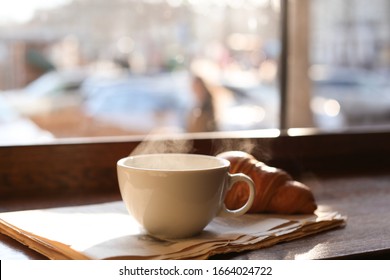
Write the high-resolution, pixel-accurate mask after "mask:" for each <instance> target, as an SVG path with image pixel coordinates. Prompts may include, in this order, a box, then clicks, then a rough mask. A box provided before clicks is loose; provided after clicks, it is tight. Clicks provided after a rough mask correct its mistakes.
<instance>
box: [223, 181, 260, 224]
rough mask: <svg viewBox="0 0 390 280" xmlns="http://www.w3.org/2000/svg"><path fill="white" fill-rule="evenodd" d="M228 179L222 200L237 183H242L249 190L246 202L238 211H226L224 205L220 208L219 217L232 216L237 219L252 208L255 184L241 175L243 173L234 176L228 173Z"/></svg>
mask: <svg viewBox="0 0 390 280" xmlns="http://www.w3.org/2000/svg"><path fill="white" fill-rule="evenodd" d="M228 178H229V182H228V184H227V189H226V190H225V193H224V196H223V198H224V199H225V196H226V194H227V192H228V191H229V190H230V189H231V188H232V187H233V185H234V184H235V183H237V182H239V181H244V182H245V183H246V184H247V186H248V188H249V197H248V200H247V202H246V203H245V204H244V205H243V206H242V207H241V208H239V209H236V210H231V209H228V208H227V207H226V205H225V203H223V204H222V208H221V210H220V212H219V214H218V215H219V216H225V217H226V216H230V217H231V216H233V217H237V216H241V215H243V214H245V213H246V212H247V211H248V210H249V209H250V208H251V206H252V204H253V201H254V199H255V184H254V183H253V180H252V179H251V178H250V177H249V176H247V175H245V174H243V173H236V174H230V173H228Z"/></svg>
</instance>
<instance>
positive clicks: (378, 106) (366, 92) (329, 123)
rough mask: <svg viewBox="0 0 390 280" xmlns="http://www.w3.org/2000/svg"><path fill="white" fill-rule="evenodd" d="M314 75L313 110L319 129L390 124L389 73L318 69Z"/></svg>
mask: <svg viewBox="0 0 390 280" xmlns="http://www.w3.org/2000/svg"><path fill="white" fill-rule="evenodd" d="M316 71H317V73H316V74H314V75H312V76H311V77H312V102H311V108H312V111H313V113H314V116H315V118H316V121H317V123H318V125H319V126H320V127H325V128H329V127H333V128H334V127H336V128H341V127H345V126H355V125H365V124H383V123H389V122H390V80H389V77H390V71H389V70H388V71H387V72H386V71H384V72H382V73H380V72H376V71H368V70H363V69H352V68H330V67H325V68H324V69H317V70H316Z"/></svg>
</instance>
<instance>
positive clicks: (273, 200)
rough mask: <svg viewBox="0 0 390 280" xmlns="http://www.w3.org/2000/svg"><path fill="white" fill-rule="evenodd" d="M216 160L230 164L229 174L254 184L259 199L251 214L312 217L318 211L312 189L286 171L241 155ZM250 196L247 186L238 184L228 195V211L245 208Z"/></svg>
mask: <svg viewBox="0 0 390 280" xmlns="http://www.w3.org/2000/svg"><path fill="white" fill-rule="evenodd" d="M217 157H221V158H225V159H227V160H229V161H230V173H232V174H234V173H244V174H246V175H248V176H249V177H250V178H251V179H252V180H253V182H254V183H255V189H256V195H255V199H254V202H253V205H252V207H251V208H250V210H249V211H248V213H275V214H312V213H313V212H314V211H315V210H316V209H317V204H316V202H315V199H314V196H313V193H312V192H311V190H310V189H309V187H307V186H306V185H304V184H302V183H300V182H298V181H295V180H293V178H292V177H291V176H290V175H289V174H288V173H287V172H285V171H284V170H281V169H278V168H275V167H271V166H268V165H266V164H265V163H263V162H261V161H258V160H257V159H256V158H254V157H253V156H252V155H250V154H248V153H245V152H240V151H228V152H224V153H221V154H219V155H217ZM248 196H249V190H248V188H247V186H246V185H245V183H241V182H239V183H236V184H235V185H234V186H233V188H232V189H230V190H229V192H228V193H227V195H226V198H225V204H226V207H228V208H229V209H237V208H239V207H241V206H243V205H244V204H245V202H246V201H247V199H248Z"/></svg>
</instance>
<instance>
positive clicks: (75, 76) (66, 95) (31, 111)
mask: <svg viewBox="0 0 390 280" xmlns="http://www.w3.org/2000/svg"><path fill="white" fill-rule="evenodd" d="M85 77H86V74H85V72H84V71H74V70H72V71H50V72H47V73H45V74H43V75H42V76H40V77H39V78H38V79H36V80H34V81H33V82H31V83H30V84H28V85H27V86H26V87H24V88H20V89H13V90H7V91H2V92H0V95H1V96H2V97H3V99H4V100H5V102H7V103H8V105H9V106H10V107H11V108H13V109H14V110H16V111H17V112H18V113H20V114H21V115H25V116H30V115H35V114H43V113H47V112H51V111H55V110H58V109H61V108H64V107H67V106H78V105H80V103H81V102H82V98H83V97H82V95H81V94H80V91H79V88H80V86H81V84H82V82H83V81H84V79H85Z"/></svg>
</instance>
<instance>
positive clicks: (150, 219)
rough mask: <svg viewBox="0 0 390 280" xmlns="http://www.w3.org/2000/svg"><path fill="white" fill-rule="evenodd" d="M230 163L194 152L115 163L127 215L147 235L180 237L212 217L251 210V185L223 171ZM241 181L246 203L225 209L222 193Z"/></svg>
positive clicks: (242, 177) (195, 231)
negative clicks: (129, 215) (245, 185)
mask: <svg viewBox="0 0 390 280" xmlns="http://www.w3.org/2000/svg"><path fill="white" fill-rule="evenodd" d="M229 166H230V162H229V161H228V160H226V159H222V158H217V157H214V156H206V155H196V154H169V153H167V154H146V155H136V156H129V157H126V158H122V159H120V160H119V161H118V162H117V172H118V182H119V188H120V192H121V195H122V199H123V201H124V202H125V204H126V207H127V209H128V211H129V213H130V214H131V215H132V216H133V217H134V218H135V219H136V220H137V221H138V222H139V224H140V225H141V226H143V228H144V229H145V230H146V231H147V232H148V233H149V234H150V235H152V236H155V237H157V238H161V239H177V238H186V237H190V236H194V235H196V234H199V233H200V232H201V231H202V230H203V229H204V228H205V227H206V226H207V225H208V224H209V223H210V222H211V220H212V219H213V218H214V217H216V216H239V215H242V214H244V213H245V212H247V211H248V210H249V208H250V207H251V206H252V203H253V199H254V196H255V187H254V184H253V181H252V180H251V179H250V178H249V177H248V176H246V175H244V174H230V173H228V170H229ZM237 181H245V182H246V183H247V185H248V187H249V190H250V195H249V198H248V201H247V202H246V204H245V205H244V206H243V207H241V208H240V209H237V210H229V209H227V208H226V206H225V204H224V199H225V195H226V193H227V191H228V190H229V189H230V188H231V187H232V186H233V184H234V183H235V182H237Z"/></svg>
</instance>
